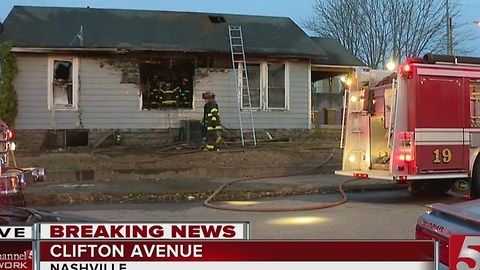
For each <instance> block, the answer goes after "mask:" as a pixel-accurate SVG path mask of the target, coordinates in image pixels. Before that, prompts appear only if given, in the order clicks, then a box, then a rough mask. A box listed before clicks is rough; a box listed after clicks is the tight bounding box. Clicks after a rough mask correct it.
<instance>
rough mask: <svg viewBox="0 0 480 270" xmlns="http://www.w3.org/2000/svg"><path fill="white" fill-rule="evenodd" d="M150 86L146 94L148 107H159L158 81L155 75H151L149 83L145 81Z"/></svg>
mask: <svg viewBox="0 0 480 270" xmlns="http://www.w3.org/2000/svg"><path fill="white" fill-rule="evenodd" d="M147 85H148V87H149V88H150V93H149V96H148V102H149V104H148V105H149V106H148V108H149V109H159V108H160V81H159V80H158V77H157V75H155V76H154V77H153V80H152V82H151V83H147Z"/></svg>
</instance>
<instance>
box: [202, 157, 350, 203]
mask: <svg viewBox="0 0 480 270" xmlns="http://www.w3.org/2000/svg"><path fill="white" fill-rule="evenodd" d="M334 153H335V148H333V150H332V152H331V153H330V155H329V156H328V157H327V158H326V159H325V160H324V161H323V162H321V163H320V164H319V165H317V166H315V167H313V168H310V169H307V170H303V171H299V172H295V173H290V174H282V175H273V176H257V177H246V178H238V179H234V180H231V181H230V182H227V183H225V184H223V185H222V186H220V187H219V188H218V189H217V190H215V191H214V192H213V193H212V194H211V195H210V196H209V197H208V198H207V199H206V200H205V201H204V202H203V205H205V206H206V207H209V208H213V209H217V210H227V211H241V212H292V211H308V210H318V209H325V208H330V207H334V206H338V205H341V204H344V203H345V202H347V200H348V197H347V194H346V192H345V190H344V189H343V186H344V185H345V184H346V183H348V182H351V181H354V180H357V178H352V179H347V180H344V181H342V182H341V183H340V185H339V187H338V189H339V191H340V193H341V195H342V199H340V200H338V201H335V202H330V203H322V204H320V205H313V206H304V207H277V208H255V209H253V208H240V207H228V206H219V205H214V204H212V203H210V202H211V201H212V200H213V199H214V198H215V196H217V195H218V194H219V193H220V192H221V191H223V190H224V189H225V188H227V187H228V186H231V185H233V184H236V183H239V182H244V181H251V180H258V179H267V178H284V177H290V176H296V175H301V174H305V173H308V172H311V171H314V170H316V169H318V168H320V167H322V166H323V165H325V164H326V163H327V162H329V161H330V160H331V159H332V157H333V155H334Z"/></svg>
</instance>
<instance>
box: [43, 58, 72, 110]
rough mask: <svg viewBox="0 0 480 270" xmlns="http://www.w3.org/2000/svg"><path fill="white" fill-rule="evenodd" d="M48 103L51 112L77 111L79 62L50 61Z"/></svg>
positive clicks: (70, 60)
mask: <svg viewBox="0 0 480 270" xmlns="http://www.w3.org/2000/svg"><path fill="white" fill-rule="evenodd" d="M48 70H49V85H48V103H49V106H48V107H49V109H50V110H72V109H77V107H78V106H77V105H78V104H77V96H78V76H77V75H76V74H78V60H77V59H50V60H49V67H48Z"/></svg>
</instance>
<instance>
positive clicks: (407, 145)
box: [400, 132, 415, 162]
mask: <svg viewBox="0 0 480 270" xmlns="http://www.w3.org/2000/svg"><path fill="white" fill-rule="evenodd" d="M413 138H414V133H413V132H401V133H400V140H401V146H402V150H403V151H402V152H403V153H402V154H401V155H400V160H402V161H405V162H411V161H414V160H415V155H414V151H413V144H414V139H413Z"/></svg>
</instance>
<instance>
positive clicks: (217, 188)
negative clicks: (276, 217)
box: [25, 164, 405, 206]
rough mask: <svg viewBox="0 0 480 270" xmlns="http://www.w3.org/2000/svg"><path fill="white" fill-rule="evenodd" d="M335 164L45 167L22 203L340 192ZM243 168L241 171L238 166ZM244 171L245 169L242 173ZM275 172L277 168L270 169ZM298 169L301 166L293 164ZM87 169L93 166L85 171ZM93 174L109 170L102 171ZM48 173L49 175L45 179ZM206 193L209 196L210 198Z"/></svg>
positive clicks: (352, 185)
mask: <svg viewBox="0 0 480 270" xmlns="http://www.w3.org/2000/svg"><path fill="white" fill-rule="evenodd" d="M338 166H339V165H338V164H334V165H330V166H324V168H323V169H322V170H316V171H315V170H310V171H303V174H297V173H295V172H294V171H293V169H292V168H276V169H275V168H269V169H265V168H261V169H257V171H256V172H255V170H253V169H252V168H250V169H247V168H237V170H236V172H237V173H233V172H232V173H231V174H228V173H226V172H225V171H222V172H221V173H220V174H218V175H216V176H215V177H205V175H203V174H198V172H194V173H196V174H198V177H194V176H195V175H191V176H190V177H185V175H183V176H182V177H175V175H174V174H173V175H172V174H170V175H168V174H166V175H167V176H165V174H164V175H161V176H159V175H158V174H157V175H155V177H153V175H152V176H151V177H148V176H147V177H145V176H144V177H140V178H139V177H137V176H136V175H132V176H131V177H128V175H127V177H125V175H123V177H116V176H115V175H117V176H118V172H115V173H117V174H115V173H114V172H111V174H110V177H90V180H85V179H88V178H87V177H83V178H82V177H79V175H81V173H78V172H67V171H63V172H50V173H49V172H47V180H46V181H45V182H41V183H34V184H32V183H29V184H28V185H27V188H26V190H25V197H26V200H27V205H30V206H31V205H56V204H73V203H92V202H112V203H113V202H116V203H118V202H119V203H123V202H155V201H187V200H189V201H204V200H206V199H207V198H209V197H211V196H212V194H214V195H215V198H210V199H213V200H248V199H252V198H258V197H268V196H270V197H271V196H287V195H299V194H322V193H334V192H339V186H340V185H341V184H342V182H344V181H345V180H348V179H351V178H349V177H345V176H338V175H335V174H334V173H333V171H334V169H338ZM239 171H240V172H244V173H243V174H241V173H238V172H239ZM245 172H248V173H245ZM275 172H276V173H275ZM296 172H302V170H298V169H297V170H296ZM89 174H92V172H89ZM96 175H103V176H105V175H108V173H107V172H102V173H97V174H96ZM49 179H50V180H49ZM118 179H122V180H118ZM400 188H405V186H401V185H398V184H396V183H395V182H394V181H387V180H372V179H357V180H354V181H350V182H347V183H345V184H344V187H343V189H344V191H345V192H347V193H348V192H362V191H372V190H395V189H400ZM210 199H209V200H210Z"/></svg>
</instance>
